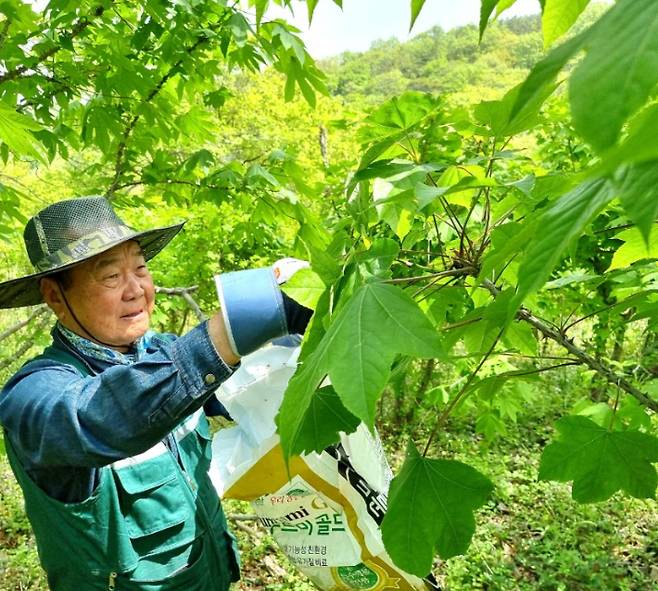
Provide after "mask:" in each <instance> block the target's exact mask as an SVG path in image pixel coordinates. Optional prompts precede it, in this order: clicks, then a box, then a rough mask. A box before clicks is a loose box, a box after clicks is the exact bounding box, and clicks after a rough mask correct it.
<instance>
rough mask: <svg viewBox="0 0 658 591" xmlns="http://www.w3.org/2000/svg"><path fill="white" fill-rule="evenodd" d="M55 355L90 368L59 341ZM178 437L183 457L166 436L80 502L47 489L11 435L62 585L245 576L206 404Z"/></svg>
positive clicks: (89, 587) (177, 583)
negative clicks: (224, 504)
mask: <svg viewBox="0 0 658 591" xmlns="http://www.w3.org/2000/svg"><path fill="white" fill-rule="evenodd" d="M46 355H47V357H48V358H50V359H54V360H56V361H60V362H63V363H66V364H67V365H72V366H74V367H75V368H76V369H77V370H78V372H79V373H80V374H81V375H82V376H88V375H90V372H89V370H88V369H87V368H86V367H85V366H84V364H82V363H81V362H80V361H79V360H78V359H76V358H74V357H72V356H71V355H69V354H67V353H64V352H62V351H59V350H54V349H52V348H49V349H48V350H47V352H46ZM172 435H173V438H172V440H174V441H175V446H176V448H177V450H178V455H179V459H177V458H176V457H175V455H174V454H173V453H172V451H171V450H170V449H169V447H167V446H165V444H164V443H162V442H160V443H158V444H156V445H155V446H153V447H152V448H151V449H149V450H147V451H145V452H143V453H141V454H139V455H137V456H134V457H131V458H126V459H122V460H119V461H117V462H114V463H113V464H110V465H109V466H104V467H102V468H101V469H100V483H99V485H98V486H97V487H96V490H95V491H94V493H93V495H92V496H91V497H89V498H88V499H86V500H84V501H82V502H80V503H62V502H60V501H57V500H56V499H53V498H52V497H50V496H48V495H47V494H46V493H45V492H44V491H42V490H41V489H40V488H39V487H38V486H37V485H36V484H35V483H34V482H33V481H32V479H31V478H30V476H29V475H28V474H27V473H26V471H25V469H24V468H23V466H22V465H21V463H20V461H18V459H17V456H16V454H15V451H14V450H13V449H12V446H11V443H10V441H9V440H8V439H7V440H6V447H7V455H8V457H9V461H10V463H11V467H12V469H13V471H14V474H15V475H16V479H17V480H18V483H19V484H20V486H21V488H22V489H23V494H24V497H25V510H26V513H27V516H28V518H29V520H30V523H31V524H32V529H33V530H34V535H35V538H36V542H37V548H38V551H39V558H40V560H41V564H42V566H43V568H44V569H45V571H46V573H47V575H48V584H49V586H50V588H51V589H52V591H73V590H75V591H97V590H98V591H101V590H103V591H105V590H108V589H110V590H111V589H114V590H115V591H174V590H176V591H225V590H226V589H228V587H229V585H230V582H231V581H236V580H237V579H238V578H239V563H238V558H237V547H236V545H235V539H234V538H233V536H232V535H231V534H230V532H229V531H228V528H227V525H226V519H225V517H224V513H223V511H222V508H221V504H220V502H219V498H218V495H217V491H216V490H215V488H214V487H213V486H212V483H211V481H210V478H209V477H208V467H209V465H210V431H209V427H208V421H207V419H206V416H205V414H204V413H203V410H201V409H200V410H198V411H197V412H196V413H194V414H193V415H191V416H189V417H188V418H187V419H186V420H185V421H183V422H182V423H181V424H179V425H178V427H177V428H176V429H174V431H173V432H172Z"/></svg>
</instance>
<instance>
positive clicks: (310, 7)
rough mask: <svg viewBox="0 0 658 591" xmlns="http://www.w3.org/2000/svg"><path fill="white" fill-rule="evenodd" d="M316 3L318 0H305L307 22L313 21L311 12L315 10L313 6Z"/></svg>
mask: <svg viewBox="0 0 658 591" xmlns="http://www.w3.org/2000/svg"><path fill="white" fill-rule="evenodd" d="M317 5H318V0H306V7H307V8H308V24H309V25H310V24H311V22H312V21H313V13H314V12H315V7H316V6H317Z"/></svg>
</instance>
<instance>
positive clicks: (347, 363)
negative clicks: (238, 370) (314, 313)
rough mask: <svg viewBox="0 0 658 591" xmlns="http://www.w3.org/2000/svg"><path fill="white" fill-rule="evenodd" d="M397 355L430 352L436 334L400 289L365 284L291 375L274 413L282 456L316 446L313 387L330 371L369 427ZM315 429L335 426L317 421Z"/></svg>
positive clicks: (435, 348) (436, 347)
mask: <svg viewBox="0 0 658 591" xmlns="http://www.w3.org/2000/svg"><path fill="white" fill-rule="evenodd" d="M398 354H405V355H411V356H415V357H435V356H438V355H439V354H440V341H439V336H438V334H437V332H436V330H435V329H434V327H433V326H432V325H431V323H430V322H429V320H428V319H427V318H426V317H425V315H424V314H423V313H422V312H421V310H420V309H419V308H418V306H417V305H416V303H415V302H414V301H413V300H412V299H411V297H410V296H409V295H407V294H406V293H405V292H404V291H402V290H401V289H399V288H397V287H395V286H392V285H388V284H384V283H368V284H366V285H364V286H362V287H360V288H359V289H358V290H357V291H356V292H355V293H354V295H353V296H352V298H350V300H349V301H347V302H346V304H345V305H344V306H343V308H342V309H341V310H340V311H339V312H338V313H337V314H336V317H335V319H334V320H333V322H332V323H331V325H330V327H329V329H328V330H327V332H326V334H325V335H324V337H323V338H322V340H321V341H320V342H319V343H318V344H317V347H316V348H315V350H314V351H313V352H312V353H310V354H309V355H308V356H307V357H305V358H304V362H303V363H302V365H301V367H300V368H299V369H298V370H297V372H296V373H295V375H294V376H293V378H292V380H291V381H290V384H289V385H288V389H287V390H286V393H285V396H284V400H283V404H282V405H281V409H280V411H279V414H278V415H277V419H276V420H277V425H278V428H279V434H280V436H281V446H282V448H283V450H284V453H285V455H286V457H290V456H291V455H293V454H299V453H304V452H309V451H312V450H315V451H321V449H322V448H318V447H317V444H316V442H315V440H314V439H324V435H322V436H321V435H318V436H317V437H316V438H314V437H310V436H309V435H308V433H309V431H308V423H309V421H312V420H315V419H314V418H313V417H312V416H311V412H312V409H313V408H314V396H316V389H317V388H318V386H319V385H320V383H321V382H322V380H323V379H324V378H325V376H326V375H329V377H330V378H331V382H332V384H333V386H334V388H335V390H336V392H337V393H338V396H339V397H340V400H341V402H342V403H343V405H344V407H345V409H346V410H347V411H348V412H349V413H351V414H352V415H354V416H355V417H358V418H359V419H360V420H361V421H363V422H365V423H366V424H367V425H368V426H369V427H371V428H372V426H373V425H374V419H375V404H376V402H377V399H378V397H379V395H380V394H381V391H382V390H383V388H384V386H385V385H386V382H387V380H388V377H389V374H390V368H391V364H392V362H393V359H394V358H395V356H396V355H398ZM316 424H317V430H318V431H329V432H332V433H333V436H334V438H336V437H337V431H336V430H335V429H333V431H332V427H331V426H330V425H329V424H326V423H322V424H320V423H316Z"/></svg>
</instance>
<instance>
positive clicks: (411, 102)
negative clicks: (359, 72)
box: [358, 92, 440, 170]
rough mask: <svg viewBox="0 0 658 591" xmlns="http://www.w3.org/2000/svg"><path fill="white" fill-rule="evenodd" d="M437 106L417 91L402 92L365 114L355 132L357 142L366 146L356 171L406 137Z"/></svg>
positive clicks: (404, 153)
mask: <svg viewBox="0 0 658 591" xmlns="http://www.w3.org/2000/svg"><path fill="white" fill-rule="evenodd" d="M439 106H440V101H439V100H438V99H436V98H433V97H432V96H430V95H428V94H423V93H420V92H405V93H403V94H401V95H400V96H397V97H393V98H392V99H389V100H388V101H386V102H385V103H383V104H382V105H381V106H380V107H379V108H377V110H375V111H374V112H373V113H371V114H370V115H368V117H367V118H366V119H365V121H364V124H363V126H362V127H361V128H360V129H359V132H358V139H359V141H360V142H361V143H363V144H368V145H369V147H368V149H367V150H366V151H365V153H364V154H363V156H362V157H361V162H360V163H359V170H361V169H362V168H365V167H366V166H368V165H369V164H370V163H371V162H373V161H374V160H376V159H377V158H378V157H379V156H381V155H382V154H384V153H385V152H386V151H387V150H388V149H389V148H391V146H393V145H394V144H396V143H397V142H399V141H400V140H402V139H406V138H408V136H409V135H410V132H411V131H412V130H415V129H416V128H417V127H418V126H419V125H420V124H422V123H423V122H424V121H425V120H426V119H427V118H428V117H429V116H431V115H433V114H434V113H435V112H436V111H437V109H438V108H439ZM395 155H396V156H397V155H398V154H395ZM399 155H404V156H408V154H407V153H406V152H405V151H404V150H403V149H400V150H399Z"/></svg>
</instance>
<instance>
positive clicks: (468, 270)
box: [382, 267, 475, 284]
mask: <svg viewBox="0 0 658 591" xmlns="http://www.w3.org/2000/svg"><path fill="white" fill-rule="evenodd" d="M474 272H475V269H473V268H472V267H462V268H461V269H449V270H447V271H440V272H438V273H429V274H428V275H417V276H415V277H397V278H395V279H385V280H384V281H383V282H382V283H391V284H396V283H415V282H416V281H428V280H434V279H441V278H442V277H461V276H465V275H471V274H473V273H474Z"/></svg>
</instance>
